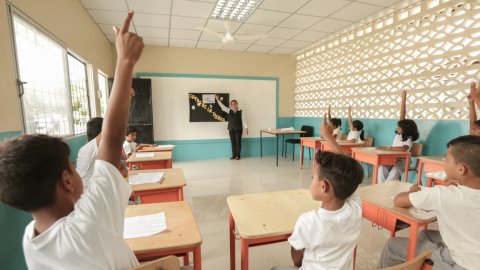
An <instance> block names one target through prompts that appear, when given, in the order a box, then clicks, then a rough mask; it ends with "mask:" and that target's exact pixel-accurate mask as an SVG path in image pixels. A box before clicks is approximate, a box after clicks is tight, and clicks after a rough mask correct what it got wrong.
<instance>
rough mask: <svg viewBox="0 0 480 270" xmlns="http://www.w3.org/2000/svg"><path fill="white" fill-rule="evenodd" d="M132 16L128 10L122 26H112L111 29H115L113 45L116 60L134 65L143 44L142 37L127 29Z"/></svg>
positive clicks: (140, 53)
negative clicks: (119, 27) (115, 50)
mask: <svg viewBox="0 0 480 270" xmlns="http://www.w3.org/2000/svg"><path fill="white" fill-rule="evenodd" d="M132 18H133V11H130V12H128V15H127V18H125V21H124V22H123V25H122V28H121V29H118V28H117V27H116V26H114V27H113V30H114V31H115V46H116V48H117V54H118V60H117V61H125V62H126V63H128V64H131V65H135V63H137V61H138V59H139V58H140V56H141V55H142V52H143V48H144V47H145V45H144V44H143V38H141V37H139V36H138V35H137V34H135V33H132V32H129V31H128V30H129V28H130V22H131V21H132Z"/></svg>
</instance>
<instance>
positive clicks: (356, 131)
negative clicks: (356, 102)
mask: <svg viewBox="0 0 480 270" xmlns="http://www.w3.org/2000/svg"><path fill="white" fill-rule="evenodd" d="M348 124H350V132H349V133H348V137H347V139H346V140H338V142H339V143H365V137H364V134H365V131H363V123H362V121H360V120H355V121H353V120H352V106H348ZM360 131H361V132H360Z"/></svg>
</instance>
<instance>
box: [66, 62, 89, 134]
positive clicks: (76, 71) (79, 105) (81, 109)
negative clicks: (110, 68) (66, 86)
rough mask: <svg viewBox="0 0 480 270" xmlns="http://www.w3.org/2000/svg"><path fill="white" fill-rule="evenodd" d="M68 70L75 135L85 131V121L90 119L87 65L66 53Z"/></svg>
mask: <svg viewBox="0 0 480 270" xmlns="http://www.w3.org/2000/svg"><path fill="white" fill-rule="evenodd" d="M68 72H69V75H70V89H71V91H72V92H71V95H72V111H73V122H74V127H75V135H78V134H83V133H86V132H87V121H88V120H90V107H89V102H88V100H89V98H88V87H87V85H88V83H87V65H85V63H83V62H82V61H80V60H78V59H77V58H75V57H74V56H72V55H71V54H68Z"/></svg>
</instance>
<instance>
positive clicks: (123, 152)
mask: <svg viewBox="0 0 480 270" xmlns="http://www.w3.org/2000/svg"><path fill="white" fill-rule="evenodd" d="M122 155H123V159H125V162H127V155H126V154H125V150H124V149H123V147H122Z"/></svg>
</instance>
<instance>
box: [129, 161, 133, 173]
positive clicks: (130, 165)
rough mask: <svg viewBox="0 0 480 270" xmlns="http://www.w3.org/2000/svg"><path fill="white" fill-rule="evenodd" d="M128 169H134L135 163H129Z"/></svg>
mask: <svg viewBox="0 0 480 270" xmlns="http://www.w3.org/2000/svg"><path fill="white" fill-rule="evenodd" d="M128 169H129V170H130V171H131V170H133V164H132V162H130V163H128Z"/></svg>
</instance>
